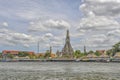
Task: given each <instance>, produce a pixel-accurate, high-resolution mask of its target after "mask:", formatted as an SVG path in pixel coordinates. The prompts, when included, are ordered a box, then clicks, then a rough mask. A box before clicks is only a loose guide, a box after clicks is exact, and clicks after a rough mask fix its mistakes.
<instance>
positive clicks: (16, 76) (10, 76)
mask: <svg viewBox="0 0 120 80" xmlns="http://www.w3.org/2000/svg"><path fill="white" fill-rule="evenodd" d="M0 80H120V63H97V62H0Z"/></svg>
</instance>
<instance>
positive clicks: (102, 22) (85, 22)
mask: <svg viewBox="0 0 120 80" xmlns="http://www.w3.org/2000/svg"><path fill="white" fill-rule="evenodd" d="M119 26H120V23H118V22H117V21H115V20H114V19H111V18H108V17H105V16H95V17H86V18H82V19H81V20H80V24H79V27H78V30H81V29H83V30H113V29H119V28H120V27H119Z"/></svg>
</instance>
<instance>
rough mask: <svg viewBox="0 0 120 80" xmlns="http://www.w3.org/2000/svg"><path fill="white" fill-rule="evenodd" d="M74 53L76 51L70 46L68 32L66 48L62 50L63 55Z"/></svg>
mask: <svg viewBox="0 0 120 80" xmlns="http://www.w3.org/2000/svg"><path fill="white" fill-rule="evenodd" d="M73 53H74V50H73V48H72V46H71V44H70V36H69V30H67V34H66V40H65V45H64V48H63V49H62V54H63V55H66V54H67V55H73Z"/></svg>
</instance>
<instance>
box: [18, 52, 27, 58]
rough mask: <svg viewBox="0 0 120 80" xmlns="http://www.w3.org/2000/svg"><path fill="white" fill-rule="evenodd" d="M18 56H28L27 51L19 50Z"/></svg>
mask: <svg viewBox="0 0 120 80" xmlns="http://www.w3.org/2000/svg"><path fill="white" fill-rule="evenodd" d="M18 56H19V57H26V56H29V54H28V52H19V53H18Z"/></svg>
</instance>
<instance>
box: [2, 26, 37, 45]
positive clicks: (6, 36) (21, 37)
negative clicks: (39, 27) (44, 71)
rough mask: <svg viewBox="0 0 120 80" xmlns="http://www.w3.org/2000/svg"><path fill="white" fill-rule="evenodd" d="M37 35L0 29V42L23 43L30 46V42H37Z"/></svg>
mask: <svg viewBox="0 0 120 80" xmlns="http://www.w3.org/2000/svg"><path fill="white" fill-rule="evenodd" d="M36 40H37V37H33V36H31V35H27V34H24V33H18V32H14V31H12V30H8V29H5V28H3V29H0V43H1V44H3V45H4V44H5V45H12V46H15V45H17V44H18V45H23V46H29V45H30V44H33V43H35V42H36Z"/></svg>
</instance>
